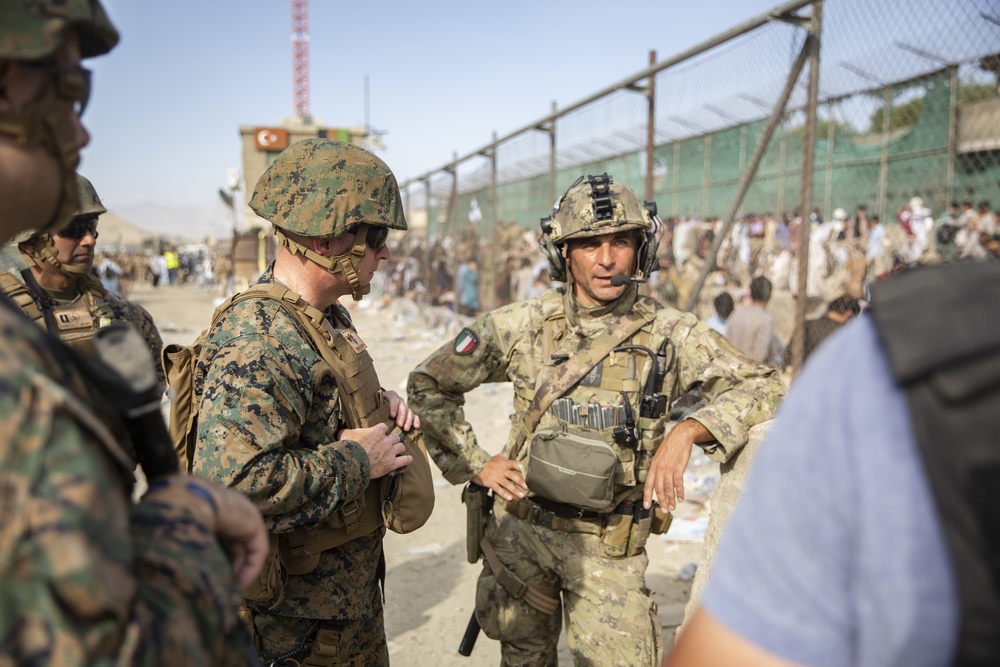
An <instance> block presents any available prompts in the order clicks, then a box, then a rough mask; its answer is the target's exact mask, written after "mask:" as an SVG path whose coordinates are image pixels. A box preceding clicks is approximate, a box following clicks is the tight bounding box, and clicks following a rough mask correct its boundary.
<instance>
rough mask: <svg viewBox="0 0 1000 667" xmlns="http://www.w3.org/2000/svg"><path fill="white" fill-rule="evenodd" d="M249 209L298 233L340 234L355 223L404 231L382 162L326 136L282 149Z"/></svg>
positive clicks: (395, 192) (396, 194)
mask: <svg viewBox="0 0 1000 667" xmlns="http://www.w3.org/2000/svg"><path fill="white" fill-rule="evenodd" d="M250 208H252V209H253V211H254V213H256V214H257V215H259V216H260V217H262V218H264V219H265V220H269V221H270V222H272V223H273V224H274V225H275V226H277V227H280V228H281V229H286V230H288V231H291V232H296V233H298V234H302V235H303V236H316V237H334V236H340V235H341V234H343V233H344V232H346V231H348V230H349V229H350V228H351V227H356V226H357V225H359V224H361V223H364V224H367V225H371V226H374V227H388V228H390V229H401V230H405V229H406V219H405V217H404V216H403V207H402V200H401V197H400V194H399V185H397V183H396V177H395V176H393V174H392V171H390V170H389V167H388V166H387V165H386V164H385V162H383V161H382V160H380V159H379V158H378V157H377V156H375V155H373V154H372V153H369V152H368V151H366V150H365V149H363V148H361V147H360V146H355V145H353V144H348V143H344V142H342V141H334V140H332V139H306V140H305V141H299V142H296V143H294V144H292V145H291V146H289V147H288V148H286V149H285V150H284V151H283V152H282V153H281V155H279V156H278V158H277V159H276V160H275V161H274V162H273V163H272V164H271V166H270V167H269V168H268V170H267V171H265V172H264V175H263V176H261V177H260V180H258V181H257V185H256V187H254V193H253V197H251V199H250Z"/></svg>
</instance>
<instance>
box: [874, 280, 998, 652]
mask: <svg viewBox="0 0 1000 667" xmlns="http://www.w3.org/2000/svg"><path fill="white" fill-rule="evenodd" d="M997 303H1000V263H997V262H992V261H990V262H981V263H980V262H962V263H958V264H952V265H945V266H940V267H927V268H923V269H917V270H913V271H910V272H906V273H903V274H900V275H898V276H895V277H892V278H890V279H888V280H886V281H885V282H883V283H877V284H876V285H875V287H874V288H873V290H872V312H873V313H874V318H875V323H876V326H877V327H878V332H879V335H880V337H881V339H882V342H883V344H884V345H885V349H886V353H887V356H888V358H889V363H890V367H891V369H892V372H893V375H894V376H895V378H896V380H897V381H898V382H899V384H900V385H901V386H902V388H903V389H904V390H905V391H906V396H907V402H908V404H909V409H910V419H911V422H912V424H913V433H914V436H915V438H916V440H917V446H918V450H919V452H920V454H921V458H922V459H923V463H924V470H925V471H926V473H927V477H928V479H929V480H930V486H931V490H932V492H933V495H934V500H935V505H936V506H937V511H938V515H939V516H940V518H941V528H942V532H943V534H944V537H945V539H946V541H947V544H948V550H949V554H950V556H951V562H952V572H953V575H952V576H953V577H954V580H955V582H956V584H957V586H956V588H957V591H958V597H959V603H960V612H961V613H960V620H959V642H958V647H957V651H956V655H955V662H954V663H952V664H954V665H958V666H961V667H973V666H975V667H978V666H980V665H996V664H1000V633H998V632H997V628H998V627H1000V494H998V493H997V489H998V488H1000V445H998V444H997V430H998V429H1000V309H998V308H997Z"/></svg>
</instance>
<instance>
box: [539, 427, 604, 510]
mask: <svg viewBox="0 0 1000 667" xmlns="http://www.w3.org/2000/svg"><path fill="white" fill-rule="evenodd" d="M617 467H618V455H617V454H616V453H615V450H614V449H612V448H611V446H610V445H608V443H606V442H604V441H603V440H601V439H598V438H595V437H594V436H591V435H589V434H588V433H586V432H583V431H577V430H571V429H568V428H566V427H565V426H561V427H557V428H543V429H540V430H538V431H536V432H535V435H534V436H532V438H531V442H530V443H529V444H528V463H527V469H526V470H525V474H524V479H525V482H526V483H527V485H528V489H529V490H531V492H532V493H535V494H538V495H540V496H542V497H544V498H548V499H549V500H554V501H556V502H559V503H565V504H567V505H573V506H574V507H579V508H582V509H589V510H596V511H599V512H600V511H605V510H608V509H609V508H610V505H611V501H612V498H613V497H614V482H615V470H616V468H617Z"/></svg>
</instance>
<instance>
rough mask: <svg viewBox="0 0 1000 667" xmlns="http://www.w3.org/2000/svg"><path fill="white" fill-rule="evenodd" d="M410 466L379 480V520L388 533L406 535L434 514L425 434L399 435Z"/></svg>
mask: <svg viewBox="0 0 1000 667" xmlns="http://www.w3.org/2000/svg"><path fill="white" fill-rule="evenodd" d="M400 438H401V439H402V441H403V446H404V447H405V448H406V451H405V452H404V453H406V454H409V455H411V456H412V457H413V463H411V464H410V465H408V466H406V467H405V468H403V469H400V470H397V471H396V472H394V473H392V474H390V475H386V476H385V477H383V478H382V480H381V485H380V493H381V495H382V518H383V519H384V521H385V525H386V526H388V528H389V530H391V531H392V532H394V533H400V534H406V533H409V532H412V531H414V530H416V529H417V528H420V527H421V526H422V525H424V524H425V523H427V519H429V518H430V516H431V512H432V511H434V479H433V477H432V475H431V465H430V462H429V461H428V458H427V448H426V447H425V446H424V432H423V431H420V430H416V429H415V430H412V431H410V432H409V433H402V434H400Z"/></svg>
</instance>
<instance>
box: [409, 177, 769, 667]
mask: <svg viewBox="0 0 1000 667" xmlns="http://www.w3.org/2000/svg"><path fill="white" fill-rule="evenodd" d="M605 176H606V175H605ZM611 181H612V179H610V178H607V179H605V178H604V177H597V178H588V179H587V180H583V179H581V180H580V181H577V183H576V184H575V185H574V186H573V187H571V188H570V189H569V190H568V191H567V193H566V194H565V195H564V196H563V197H562V198H561V199H560V202H559V203H558V204H557V206H556V209H554V211H553V214H552V217H551V218H549V219H545V220H543V221H542V228H543V232H544V236H543V251H545V252H546V254H547V255H548V257H549V260H550V264H551V271H550V273H551V274H552V277H553V278H554V279H556V280H563V281H566V283H567V286H566V287H565V288H559V289H554V290H550V291H549V292H547V293H545V294H544V295H542V296H541V297H540V298H537V299H533V300H529V301H523V302H518V303H513V304H510V305H508V306H505V307H502V308H499V309H497V310H495V311H493V312H491V313H489V314H487V315H485V316H483V317H481V318H479V319H478V320H476V321H475V322H474V323H473V324H471V325H470V326H469V327H467V328H466V329H464V330H463V331H462V332H461V333H460V334H459V335H458V337H457V338H456V340H455V341H454V342H450V343H448V344H446V345H444V346H443V347H442V348H441V349H439V350H438V351H437V352H435V353H433V354H432V355H431V356H430V357H428V358H427V359H426V360H424V361H423V362H422V363H421V364H419V365H418V366H417V368H416V369H415V370H414V371H413V372H412V373H411V374H410V378H409V382H408V397H409V400H410V404H411V407H412V408H413V409H414V410H416V411H417V412H419V413H420V415H421V418H422V419H423V424H424V430H425V434H426V442H427V448H428V451H429V452H430V453H431V456H432V458H433V460H434V462H435V463H436V464H437V465H438V467H439V468H440V469H441V470H442V472H443V473H444V476H445V478H446V479H447V480H448V481H450V482H451V483H453V484H461V483H464V482H469V481H470V480H471V481H473V482H475V483H477V484H480V485H481V486H485V487H488V488H490V489H491V490H492V491H493V493H494V496H498V497H499V498H498V499H497V503H496V505H495V506H494V515H493V519H492V522H491V524H490V525H489V526H488V528H487V540H488V542H489V543H490V544H491V545H492V549H493V551H494V552H495V555H496V558H497V559H498V561H499V564H500V567H502V568H503V569H505V570H507V571H508V572H509V573H510V574H512V575H513V576H514V577H516V578H517V579H519V580H520V581H522V582H524V583H526V584H529V585H531V586H535V587H537V588H538V591H540V592H542V593H543V594H544V593H545V592H546V591H549V593H554V596H555V599H556V600H557V601H559V600H560V598H561V604H557V606H556V607H555V612H554V613H546V612H545V611H544V610H541V609H540V608H538V607H537V606H536V605H533V604H530V603H529V602H528V597H529V596H528V595H527V594H525V595H524V597H515V595H516V594H517V593H518V592H519V591H518V590H517V589H518V587H517V586H510V587H509V588H508V587H505V586H504V585H501V583H498V574H499V573H498V572H496V571H495V570H496V568H495V567H493V566H492V565H491V564H490V563H489V559H488V558H487V564H486V565H485V567H484V570H483V573H482V575H481V576H480V580H479V584H478V590H477V595H476V616H477V618H478V620H479V622H480V625H481V626H482V628H483V630H484V632H485V633H486V634H487V635H489V636H491V637H492V638H494V639H499V640H500V641H501V644H502V656H503V659H502V664H504V665H507V666H510V667H513V666H528V665H531V666H536V665H537V666H541V665H554V664H556V647H557V643H558V638H559V632H560V626H561V615H560V608H561V612H562V616H565V621H566V625H567V636H568V639H569V647H570V651H571V652H572V654H573V657H574V660H575V662H576V664H578V665H623V666H629V667H632V666H637V665H659V661H660V658H661V656H662V647H661V646H660V643H661V636H662V630H661V628H660V624H659V622H658V620H657V615H656V605H655V603H654V602H653V600H652V598H651V596H650V592H649V591H648V589H647V588H646V584H645V571H646V566H647V563H648V561H647V557H646V553H645V549H644V544H645V541H646V538H647V536H648V535H649V531H650V529H651V524H652V521H653V519H654V517H653V516H651V515H652V510H653V508H652V498H653V496H654V494H655V497H656V499H657V500H658V501H659V504H660V505H661V506H662V508H663V509H664V510H669V509H673V508H674V506H675V501H676V500H678V499H682V498H683V472H684V468H685V466H686V465H687V462H688V458H689V456H690V452H691V445H692V443H697V444H698V445H700V446H701V447H702V448H703V449H704V450H705V452H706V453H707V454H708V455H709V456H710V457H711V458H712V459H714V460H717V461H726V460H729V459H731V458H733V457H735V456H736V455H738V453H739V451H740V448H741V447H742V446H743V445H744V444H745V443H746V441H747V431H748V429H749V428H750V427H751V426H753V425H754V424H757V423H760V422H762V421H764V420H767V419H769V418H770V417H771V415H772V412H773V411H774V409H775V407H776V405H777V403H778V401H779V399H780V398H781V397H782V396H783V393H784V387H783V385H782V383H781V381H780V380H779V379H778V378H777V376H776V375H775V373H774V372H773V371H772V370H770V369H767V368H765V367H763V366H760V365H757V364H755V363H753V362H751V361H750V360H748V359H746V358H744V357H743V356H741V355H740V354H739V353H738V352H737V351H736V350H735V349H734V348H733V347H732V346H731V345H730V344H729V343H728V342H727V341H726V340H725V338H723V337H722V336H720V335H718V334H717V333H716V332H715V331H713V330H712V329H710V328H709V327H708V326H706V325H705V324H703V323H701V322H700V321H699V320H698V319H697V318H696V317H694V316H693V315H690V314H687V313H682V312H678V311H676V310H673V309H671V308H663V307H661V306H660V304H658V303H657V302H656V301H654V300H652V299H649V298H646V297H642V296H639V295H638V292H637V288H636V285H635V284H634V282H629V281H627V280H625V278H626V277H635V278H640V279H641V278H645V277H648V273H649V272H650V271H651V270H653V266H654V265H653V262H655V230H654V221H653V218H652V215H651V214H650V211H648V210H646V207H644V206H643V205H642V204H641V203H640V202H639V200H638V199H637V198H636V196H635V194H634V193H633V192H632V191H631V190H630V189H628V188H627V187H625V186H623V185H620V184H616V183H613V182H611ZM654 211H655V209H654ZM613 276H619V278H618V279H616V282H620V283H622V284H618V285H616V284H615V283H614V282H612V280H611V278H612V277H613ZM635 321H638V322H639V323H640V325H641V326H639V328H638V329H637V330H635V333H632V334H628V333H627V332H628V331H629V328H628V327H625V326H624V324H623V323H624V322H635ZM643 322H644V323H643ZM623 332H625V333H623ZM609 341H610V344H614V343H615V342H617V343H619V344H620V345H641V346H643V347H645V348H648V349H649V354H647V353H646V352H643V351H640V350H635V349H632V350H619V351H616V352H612V353H610V354H607V356H605V357H604V358H603V359H602V360H601V361H599V362H587V361H585V359H586V356H587V354H588V353H587V351H586V350H587V349H588V348H589V347H590V346H592V345H593V346H596V345H599V344H602V342H604V343H608V342H609ZM664 341H669V342H668V343H665V342H664ZM657 354H662V355H663V357H662V359H661V361H662V362H664V363H663V364H662V365H661V368H662V367H663V366H669V369H668V370H667V371H666V374H665V376H664V379H663V382H662V385H661V386H657V387H652V385H650V386H651V388H652V389H655V390H656V391H660V392H661V393H662V394H663V395H665V398H666V400H665V401H663V404H664V405H670V404H671V403H673V402H674V401H675V399H676V398H677V397H679V396H681V395H682V394H685V393H687V392H688V391H690V390H692V389H696V390H697V391H698V392H699V393H700V397H701V399H703V400H704V404H701V405H700V406H699V407H697V408H696V409H695V410H694V411H693V412H691V413H690V414H688V415H687V417H686V419H684V420H683V421H681V422H680V423H677V424H676V425H674V426H673V428H671V429H669V430H667V427H668V424H667V417H666V416H664V415H663V414H662V406H661V408H659V409H657V410H655V411H654V412H658V413H659V414H653V413H650V414H649V415H647V417H646V418H641V417H640V394H645V393H647V392H646V390H645V387H646V381H647V379H648V375H649V373H650V368H651V366H652V364H651V362H650V358H649V357H650V355H653V356H656V355H657ZM593 363H596V366H594V367H593V368H592V369H591V370H590V371H589V372H587V370H588V368H590V367H591V366H592V365H593ZM574 365H579V366H580V368H577V369H575V370H574ZM574 372H575V373H576V376H580V375H582V374H583V373H584V372H587V374H586V376H585V377H583V379H581V380H580V381H579V382H577V383H576V384H575V385H573V386H572V387H571V388H569V389H568V390H566V391H565V392H563V393H562V394H561V399H560V400H564V399H568V401H565V400H564V405H563V406H562V408H561V409H557V408H556V407H555V406H553V407H551V408H549V409H548V410H546V411H545V412H544V413H543V414H542V415H541V417H540V421H539V422H538V425H537V426H536V427H535V428H534V429H533V430H532V432H531V433H526V432H525V428H526V427H525V422H524V418H525V415H526V414H528V413H530V412H531V410H532V409H533V407H535V406H534V405H533V400H534V399H535V396H536V393H537V392H540V391H543V390H544V388H545V387H546V386H547V385H548V384H549V383H550V382H556V381H557V380H556V379H557V378H558V377H559V376H560V374H565V375H566V376H567V377H569V378H570V379H572V377H574ZM546 378H547V379H546ZM485 382H511V383H512V384H513V386H514V406H513V407H514V411H513V414H512V415H511V422H512V428H511V432H510V436H509V439H508V443H507V446H506V447H505V448H504V451H503V452H502V453H501V454H498V455H496V456H493V457H491V456H490V455H489V454H488V453H487V452H486V451H484V450H483V449H482V448H481V447H480V446H479V445H478V444H477V441H476V436H475V434H474V433H473V430H472V427H471V425H470V424H469V422H468V421H466V418H465V415H464V412H463V409H462V405H463V402H464V400H463V395H464V394H465V393H466V392H468V391H470V390H472V389H473V388H475V387H477V386H479V385H480V384H483V383H485ZM623 391H624V392H625V394H626V395H627V397H628V401H629V403H630V405H631V407H632V410H633V413H632V416H633V420H634V422H635V426H636V427H637V428H638V442H637V443H635V444H632V445H630V444H628V443H627V442H626V441H623V442H624V444H620V443H618V442H616V441H615V438H614V436H613V433H614V427H615V426H623V425H627V419H626V415H625V412H624V408H623V406H622V403H623V399H622V392H623ZM567 402H568V403H571V404H572V405H575V406H576V409H577V410H578V414H580V415H583V416H582V417H580V418H579V419H577V418H576V416H574V414H573V412H572V406H570V407H568V408H567V406H566V405H565V403H567ZM592 404H593V405H598V406H603V407H605V408H611V410H605V411H604V413H603V414H602V415H601V416H597V414H596V413H595V414H594V415H593V416H591V414H590V413H589V412H588V408H589V406H591V405H592ZM567 410H569V412H567ZM650 415H652V416H650ZM570 424H572V426H569V425H570ZM563 428H570V429H575V430H576V431H577V432H584V433H585V434H586V435H587V436H588V437H589V438H592V439H594V440H597V441H600V442H603V443H606V444H607V445H610V447H611V448H612V449H613V450H614V454H615V455H616V457H617V463H614V475H613V480H614V481H613V487H612V492H611V495H612V498H611V499H610V501H608V502H607V504H606V505H605V506H604V507H603V508H600V509H597V507H599V506H598V505H593V506H591V508H590V509H583V508H581V507H580V506H579V505H574V504H572V503H570V502H566V501H565V500H563V501H559V500H553V499H552V498H549V497H545V496H542V495H540V494H539V493H538V492H536V491H534V490H530V489H531V488H532V485H533V484H534V485H535V486H538V482H531V481H530V480H532V479H536V480H537V479H538V477H532V475H533V474H534V473H533V472H532V469H531V468H530V467H529V466H528V461H529V450H531V449H533V448H534V447H535V445H534V444H531V447H529V446H528V444H529V443H531V442H532V436H533V435H537V434H538V433H539V432H544V431H545V430H546V429H563ZM665 431H666V435H665ZM633 433H635V431H633ZM559 446H562V444H560V445H559ZM512 450H513V452H512ZM538 451H541V450H538ZM511 457H512V458H511ZM533 458H534V457H533ZM533 464H534V465H536V466H539V467H541V466H542V465H543V464H540V463H537V462H535V463H533ZM565 465H571V464H565ZM526 471H527V473H526ZM536 472H538V469H537V468H536ZM538 474H539V475H541V474H543V473H541V472H538ZM526 478H527V479H528V480H529V481H528V482H526V481H525V480H526ZM574 479H579V477H577V478H574ZM574 485H575V482H570V483H567V484H566V485H565V486H566V487H571V486H574ZM555 491H558V492H559V493H554V492H555ZM573 491H574V490H573V489H570V488H565V489H561V488H560V487H554V486H553V485H551V484H550V485H549V486H548V487H546V492H547V493H549V494H550V495H559V494H563V495H572V493H573ZM564 492H565V493H564ZM588 502H589V501H588ZM484 552H485V548H484ZM511 589H513V590H511Z"/></svg>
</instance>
